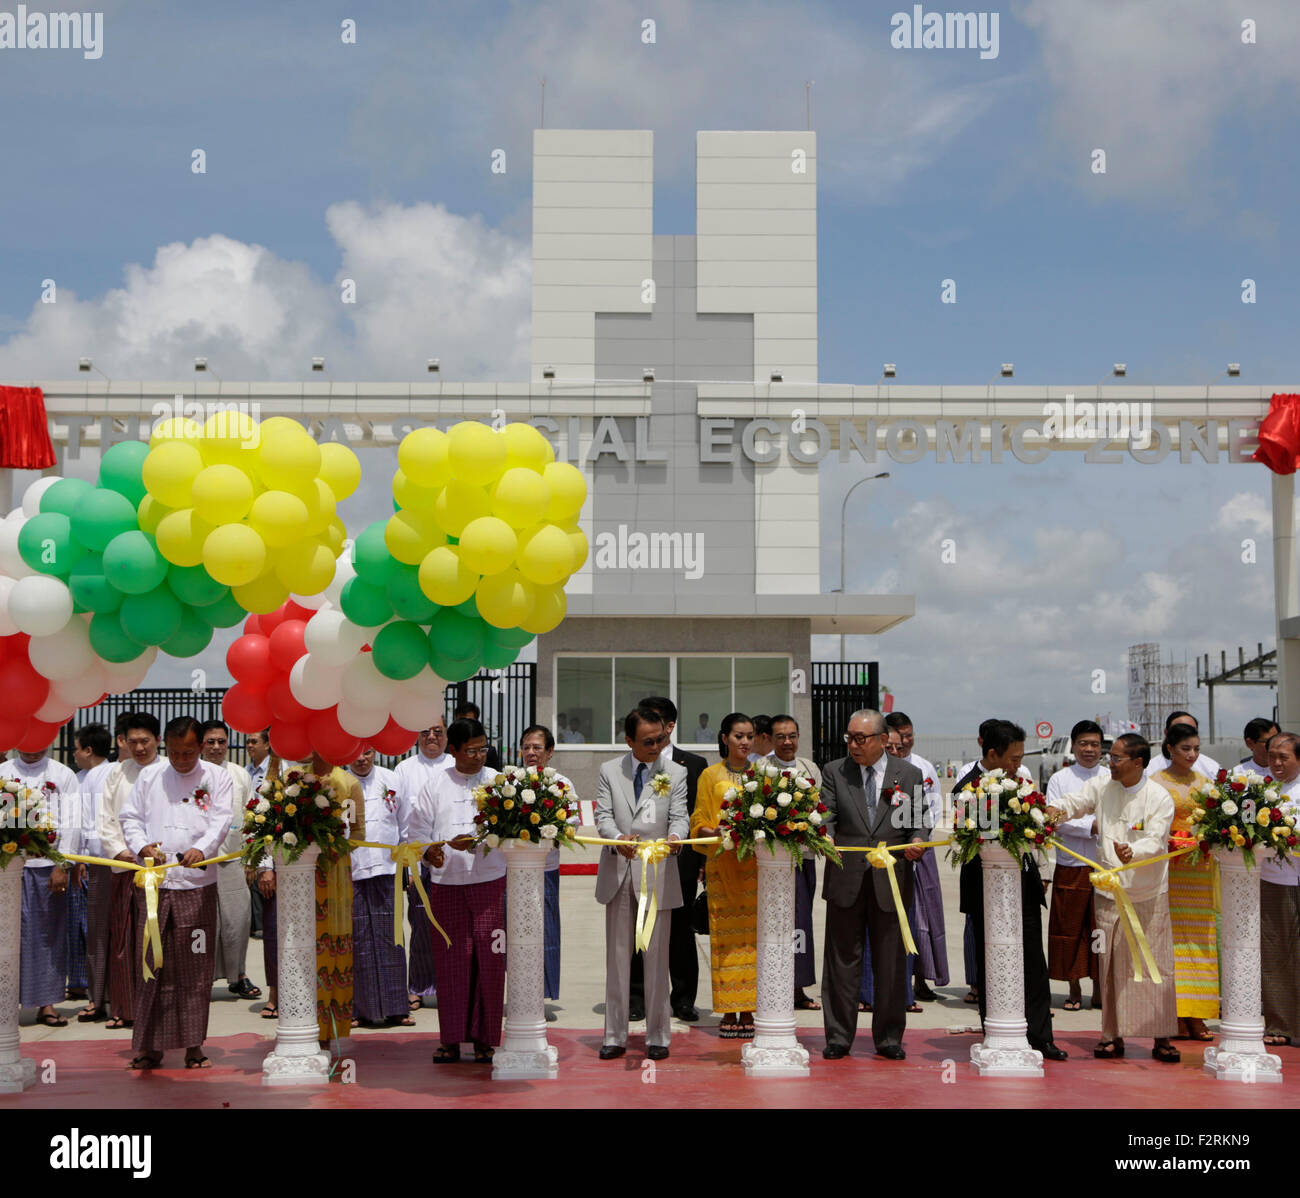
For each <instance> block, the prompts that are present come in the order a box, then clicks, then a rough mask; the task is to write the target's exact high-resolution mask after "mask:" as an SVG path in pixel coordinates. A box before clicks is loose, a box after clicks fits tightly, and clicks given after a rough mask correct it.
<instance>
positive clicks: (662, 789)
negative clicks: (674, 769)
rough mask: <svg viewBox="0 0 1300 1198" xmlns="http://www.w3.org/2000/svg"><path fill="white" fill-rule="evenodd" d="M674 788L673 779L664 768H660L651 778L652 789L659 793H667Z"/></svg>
mask: <svg viewBox="0 0 1300 1198" xmlns="http://www.w3.org/2000/svg"><path fill="white" fill-rule="evenodd" d="M672 788H673V780H672V779H671V778H670V777H669V776H668V774H667V773H666V772H665V771H664V770H660V771H659V772H658V773H657V774H656V775H655V776H654V777H653V778H651V779H650V789H651V790H653V791H654V792H655V794H657V795H666V794H667V793H668V792H669V791H670V790H672Z"/></svg>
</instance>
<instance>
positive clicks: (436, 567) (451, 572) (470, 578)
mask: <svg viewBox="0 0 1300 1198" xmlns="http://www.w3.org/2000/svg"><path fill="white" fill-rule="evenodd" d="M478 581H479V576H478V575H477V574H476V573H475V572H474V571H473V570H471V569H470V568H469V567H468V566H467V565H465V563H464V562H463V561H461V560H460V554H459V553H457V552H456V546H455V545H439V546H438V548H437V549H434V550H432V551H431V552H430V553H429V554H428V555H427V556H426V557H425V559H424V561H422V562H421V563H420V590H422V591H423V592H424V593H425V594H426V595H427V596H428V597H429V598H430V599H432V600H433V601H434V603H437V604H438V605H440V606H441V607H455V606H456V604H458V603H464V602H465V600H466V599H468V598H469V597H470V596H471V595H472V594H473V593H474V588H475V587H477V586H478Z"/></svg>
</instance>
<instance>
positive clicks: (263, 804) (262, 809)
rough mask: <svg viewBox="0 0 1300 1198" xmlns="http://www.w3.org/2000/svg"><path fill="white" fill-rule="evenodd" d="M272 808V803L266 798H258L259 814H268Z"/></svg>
mask: <svg viewBox="0 0 1300 1198" xmlns="http://www.w3.org/2000/svg"><path fill="white" fill-rule="evenodd" d="M270 810H271V804H270V803H268V802H267V801H266V800H265V799H258V800H257V814H258V815H265V814H266V813H267V812H268V811H270Z"/></svg>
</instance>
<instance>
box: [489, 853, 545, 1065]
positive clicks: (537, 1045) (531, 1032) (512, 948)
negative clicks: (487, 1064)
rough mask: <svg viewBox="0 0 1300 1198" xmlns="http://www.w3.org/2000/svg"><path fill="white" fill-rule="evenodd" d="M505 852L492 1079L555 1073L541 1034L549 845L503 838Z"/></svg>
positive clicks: (542, 1032)
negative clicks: (499, 1003)
mask: <svg viewBox="0 0 1300 1198" xmlns="http://www.w3.org/2000/svg"><path fill="white" fill-rule="evenodd" d="M501 848H502V851H503V852H504V853H505V855H506V1000H507V1001H506V1026H505V1034H504V1036H503V1038H502V1043H501V1047H500V1048H498V1049H497V1050H496V1052H495V1053H494V1054H493V1057H492V1080H493V1081H515V1080H519V1079H529V1078H541V1079H545V1080H547V1081H554V1080H555V1079H556V1077H558V1076H559V1059H560V1054H559V1052H558V1051H557V1050H556V1049H555V1048H553V1047H552V1046H551V1045H550V1044H549V1043H548V1042H547V1039H546V1004H545V998H544V987H545V978H546V975H545V961H544V955H543V954H544V950H545V923H544V918H543V908H544V903H545V890H544V887H543V882H544V876H543V875H544V873H545V870H546V858H547V857H548V856H549V855H550V846H549V845H546V844H540V845H533V844H523V843H521V842H519V841H513V840H512V841H504V842H503V843H502V846H501Z"/></svg>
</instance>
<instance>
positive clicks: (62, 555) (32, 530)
mask: <svg viewBox="0 0 1300 1198" xmlns="http://www.w3.org/2000/svg"><path fill="white" fill-rule="evenodd" d="M65 481H75V480H65ZM55 486H58V484H57V483H56V484H55ZM50 490H51V491H53V490H54V487H51V488H50ZM18 552H19V554H20V555H21V556H22V559H23V561H25V562H26V563H27V565H28V566H30V567H31V568H32V569H33V570H37V571H39V572H40V573H41V574H53V575H55V576H56V577H58V578H62V577H63V576H64V575H65V574H67V573H68V571H69V570H71V569H72V567H73V566H75V565H76V564H77V562H78V561H80V560H81V559H82V558H83V557H85V555H86V551H85V549H84V548H82V546H81V545H80V544H78V542H76V541H75V540H73V538H72V521H71V520H69V519H68V518H67V516H65V515H64V514H63V513H62V512H41V513H40V515H38V516H33V517H32V518H31V519H30V520H28V521H27V522H26V523H25V524H24V525H23V526H22V528H21V529H20V530H19V533H18Z"/></svg>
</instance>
